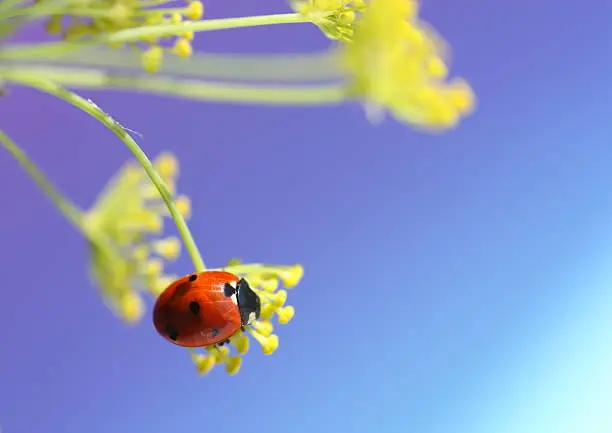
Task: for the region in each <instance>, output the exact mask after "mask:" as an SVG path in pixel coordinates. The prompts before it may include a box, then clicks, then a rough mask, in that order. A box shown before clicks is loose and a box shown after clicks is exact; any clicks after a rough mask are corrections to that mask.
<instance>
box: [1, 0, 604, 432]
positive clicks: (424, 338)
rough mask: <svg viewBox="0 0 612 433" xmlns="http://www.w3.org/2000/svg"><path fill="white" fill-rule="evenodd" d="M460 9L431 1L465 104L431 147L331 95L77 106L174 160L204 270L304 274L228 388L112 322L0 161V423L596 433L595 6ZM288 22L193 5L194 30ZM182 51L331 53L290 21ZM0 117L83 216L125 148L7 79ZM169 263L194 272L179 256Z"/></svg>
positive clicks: (598, 104) (123, 97) (599, 78)
mask: <svg viewBox="0 0 612 433" xmlns="http://www.w3.org/2000/svg"><path fill="white" fill-rule="evenodd" d="M460 3H461V6H459V3H457V2H456V1H451V0H437V1H436V0H428V1H426V2H425V5H424V11H423V14H424V17H425V18H426V19H427V20H428V21H429V22H430V23H432V24H433V25H434V26H435V27H436V28H437V29H438V30H439V31H440V32H441V33H442V34H443V35H444V36H445V37H446V38H447V39H448V40H449V41H450V42H451V44H452V46H453V49H454V69H453V71H454V72H455V73H457V74H460V75H463V76H466V77H467V78H468V79H469V80H470V81H471V82H472V84H473V85H474V87H475V90H476V92H477V94H478V95H479V100H480V106H479V109H478V111H477V112H476V114H475V115H474V116H473V117H471V118H470V119H468V120H467V121H466V122H465V123H463V125H462V126H461V127H460V128H459V129H457V130H455V131H453V132H450V133H447V134H444V135H426V134H418V133H414V132H411V131H410V129H409V128H407V127H406V126H404V125H400V124H396V123H394V122H392V121H387V122H385V123H384V124H383V125H380V126H372V125H370V124H368V123H367V122H366V120H365V119H364V115H363V113H362V111H361V109H360V107H358V106H355V105H348V104H347V105H345V106H342V107H337V108H324V109H317V108H304V109H293V108H273V109H272V108H255V107H240V106H232V105H216V104H199V103H195V102H185V101H180V100H171V99H165V98H159V97H150V96H142V95H140V96H139V95H131V94H119V93H113V94H111V93H104V94H102V93H96V92H84V94H85V95H86V96H88V97H91V98H92V99H94V100H95V102H96V103H97V104H98V105H100V106H101V107H103V108H104V109H106V110H107V111H108V112H110V113H112V114H113V116H114V117H115V118H116V119H117V120H118V121H120V122H121V123H123V124H124V125H126V126H127V127H129V128H132V129H135V130H137V131H139V132H141V133H143V134H144V136H145V138H144V140H142V141H141V144H142V145H143V147H144V149H145V151H146V152H147V153H148V154H149V155H151V156H154V155H155V154H157V153H159V152H160V151H162V150H165V149H171V150H173V151H174V152H176V153H177V154H178V156H179V158H180V159H181V161H182V167H181V168H182V178H181V182H180V189H181V191H183V192H185V193H187V194H189V195H190V196H191V197H192V199H193V202H194V215H195V218H194V220H193V222H192V223H191V227H192V229H193V231H194V235H195V237H196V239H197V241H198V242H199V245H200V247H201V249H202V251H203V253H204V255H205V260H206V261H207V263H208V264H209V265H211V266H219V265H222V264H223V263H224V262H225V261H226V260H227V259H229V258H231V257H234V256H239V257H242V258H243V259H245V260H247V261H266V262H272V263H288V264H289V263H295V262H301V263H303V264H304V266H305V268H306V271H307V274H306V277H305V279H304V281H303V284H301V285H300V286H299V287H298V288H297V289H295V290H294V291H292V292H290V299H289V303H290V304H293V305H295V306H296V310H297V314H296V317H295V319H294V320H293V322H292V323H291V324H290V325H287V326H285V327H281V328H280V330H279V333H280V338H281V347H280V349H279V351H278V352H277V354H275V355H274V356H272V357H265V356H264V355H262V354H261V353H260V352H259V351H258V350H253V351H252V352H250V353H249V354H248V355H247V356H246V359H245V363H244V365H243V369H242V371H241V372H240V374H239V375H237V376H235V377H228V376H227V375H226V374H225V373H224V372H223V370H222V369H218V370H215V371H214V372H213V373H212V374H210V375H209V376H205V377H203V378H198V377H197V376H196V375H195V373H194V369H193V367H192V365H191V363H190V360H189V358H188V356H187V354H186V353H185V351H183V350H180V349H177V348H175V347H172V346H171V345H169V344H167V343H166V342H164V341H163V340H162V339H161V338H160V337H159V336H158V335H156V334H155V332H154V331H153V329H152V326H151V325H150V323H149V321H148V320H145V321H143V323H142V324H140V325H138V326H135V327H128V326H125V325H123V324H122V323H120V322H119V321H117V320H116V319H115V318H114V317H113V316H112V314H111V313H110V312H109V311H108V310H106V308H105V307H104V305H103V304H102V302H100V299H99V297H98V294H97V293H96V291H95V290H94V289H93V288H92V287H91V285H90V284H89V282H88V279H87V273H86V268H85V263H86V262H85V260H86V259H85V253H86V249H85V245H84V242H83V239H81V238H80V237H79V236H78V234H77V233H75V231H74V230H73V228H72V227H71V226H70V225H69V224H68V223H67V222H66V221H65V220H64V219H62V217H61V216H60V215H59V214H58V212H57V211H56V210H55V209H54V208H53V207H52V206H51V205H50V203H49V201H48V200H47V199H46V198H45V197H44V196H43V195H42V194H41V192H40V191H39V190H38V189H37V188H36V187H35V186H34V185H33V183H32V181H31V180H30V179H29V178H27V177H26V176H25V174H24V173H23V172H22V170H21V169H20V168H18V167H17V166H16V164H15V163H14V162H13V161H12V160H11V158H10V157H9V156H8V155H7V154H6V153H4V152H2V153H1V154H0V180H1V181H2V185H3V188H2V203H3V204H2V212H1V214H0V218H1V220H0V221H1V222H2V224H1V225H0V239H1V240H2V241H1V242H0V257H1V258H2V278H3V285H2V293H3V296H2V301H1V302H2V305H3V308H2V314H1V315H0V329H1V330H2V331H1V332H0V335H1V336H2V340H1V347H2V351H1V354H0V428H2V431H3V433H35V432H52V433H73V432H74V433H83V432H86V433H137V432H147V433H157V432H160V433H169V432H177V433H191V432H194V433H195V432H214V433H225V432H231V433H236V432H252V431H256V432H257V431H267V432H270V433H281V432H282V433H286V432H288V433H302V432H308V433H319V432H321V433H324V432H342V431H354V432H398V433H406V432H418V433H422V432H426V433H429V432H432V433H457V432H461V433H532V432H533V433H548V432H550V433H574V432H580V433H595V432H602V433H609V432H610V431H612V416H610V415H609V414H610V413H612V343H611V341H612V314H611V311H612V292H611V290H610V288H611V284H612V266H611V265H612V247H611V246H610V245H611V241H612V201H611V200H610V191H611V190H612V170H611V169H610V166H611V164H612V140H611V136H612V134H611V132H612V130H611V127H610V125H611V121H610V119H611V114H612V111H611V110H610V100H612V84H611V79H610V76H611V74H610V71H611V70H612V52H611V50H610V48H609V47H610V46H611V43H612V27H611V26H610V21H609V17H610V12H612V5H611V4H610V2H609V1H604V0H600V1H597V0H593V1H587V2H569V1H568V2H559V1H552V0H540V1H537V2H535V1H534V2H527V1H518V2H509V1H505V2H498V1H496V2H487V1H467V2H460ZM280 10H285V6H284V5H283V3H282V2H281V1H280V0H275V1H271V2H267V3H266V4H265V5H264V4H263V2H253V1H251V0H232V1H230V2H222V1H219V0H210V1H209V2H207V11H208V12H207V13H208V15H209V16H210V17H220V16H239V15H243V14H261V13H274V12H278V11H280ZM197 40H198V47H199V48H200V49H205V50H209V51H212V50H218V51H230V52H254V51H259V52H263V51H273V50H278V51H289V50H305V51H306V50H314V49H317V48H322V47H324V46H325V45H326V44H327V42H326V41H325V40H324V39H323V37H322V36H321V35H320V34H319V33H318V31H317V30H316V29H314V28H311V27H310V26H307V25H294V26H279V27H274V28H258V29H244V30H235V31H229V32H215V33H206V34H201V35H199V36H198V38H197ZM271 47H273V48H271ZM0 121H1V124H2V128H5V130H6V131H7V132H8V133H9V134H10V135H11V136H12V137H13V138H14V139H15V140H16V141H17V142H18V143H19V144H20V145H22V146H23V147H25V148H26V149H27V150H28V152H29V153H30V154H31V156H32V157H33V158H34V159H35V161H37V162H38V163H39V164H40V165H41V167H42V168H43V169H44V170H45V171H46V172H47V173H48V175H49V176H50V177H51V178H52V179H53V180H54V181H55V182H56V184H57V185H58V186H59V187H60V188H61V189H62V190H63V191H64V192H65V193H66V194H68V195H69V196H70V197H72V198H73V199H74V200H75V201H76V202H78V203H79V204H80V205H82V206H88V205H89V204H91V202H92V200H93V199H94V197H95V195H96V194H97V192H98V191H99V190H100V188H101V187H102V186H103V185H104V183H105V182H106V180H107V179H108V177H109V176H110V175H111V174H112V173H113V172H114V171H115V170H116V169H117V168H118V167H119V166H120V164H121V163H123V162H124V161H125V160H126V159H127V158H128V157H129V153H128V151H127V150H126V149H125V148H124V147H122V144H121V143H120V142H119V141H118V140H117V139H116V138H115V137H114V136H113V135H112V134H111V133H110V132H109V131H107V130H105V129H104V128H103V127H102V126H101V125H99V124H98V123H97V122H95V121H94V120H92V119H91V118H89V117H88V116H86V115H84V114H82V113H81V112H79V111H78V110H76V109H74V108H72V107H70V106H67V105H66V104H63V103H60V102H58V101H56V100H54V99H53V98H52V97H49V96H46V95H39V94H37V93H35V92H32V91H29V90H24V89H12V92H11V97H10V98H8V99H6V100H2V101H1V102H0ZM172 269H173V270H174V271H176V272H177V273H180V274H185V273H188V272H189V271H190V269H191V268H190V262H189V260H188V257H187V256H186V255H184V256H183V257H182V258H181V260H180V261H179V262H178V263H177V264H176V265H175V266H173V268H172Z"/></svg>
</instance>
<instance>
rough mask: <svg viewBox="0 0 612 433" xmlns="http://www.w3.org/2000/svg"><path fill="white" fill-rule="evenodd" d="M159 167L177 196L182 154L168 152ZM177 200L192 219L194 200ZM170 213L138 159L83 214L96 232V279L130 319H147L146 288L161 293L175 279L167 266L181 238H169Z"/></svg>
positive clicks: (93, 248)
mask: <svg viewBox="0 0 612 433" xmlns="http://www.w3.org/2000/svg"><path fill="white" fill-rule="evenodd" d="M154 165H155V167H156V169H157V171H158V172H159V174H160V176H161V177H162V179H164V181H165V182H166V184H167V185H168V187H169V189H170V191H171V193H172V194H174V190H175V185H176V180H177V176H178V169H179V167H178V161H177V160H176V158H175V157H174V156H173V155H172V154H170V153H164V154H161V155H159V156H158V157H157V158H156V159H155V160H154ZM176 202H177V205H178V208H179V210H180V212H181V214H183V216H184V217H188V214H189V199H188V198H187V197H185V196H178V197H177V198H176ZM167 217H169V213H168V211H167V208H166V207H165V206H164V203H163V201H162V199H161V197H160V195H159V193H158V192H157V190H156V189H155V187H154V186H153V184H152V183H151V182H150V180H149V178H148V177H147V176H146V174H145V172H144V170H143V169H142V167H141V166H140V165H138V164H137V163H135V162H129V163H127V164H126V165H125V166H124V167H123V168H121V169H120V170H119V171H118V172H117V174H116V175H115V176H114V177H113V178H112V179H111V180H110V182H109V183H108V185H107V186H106V188H105V190H104V191H103V192H102V194H100V196H99V197H98V198H97V200H96V202H95V203H94V205H93V206H92V207H91V209H89V210H87V211H85V213H84V215H83V224H84V226H85V228H86V230H87V231H88V232H89V233H90V234H91V237H90V242H89V249H90V261H91V263H90V267H91V274H92V277H93V279H94V281H95V282H96V283H97V285H98V287H99V289H100V291H101V293H102V296H103V298H104V300H105V301H106V303H107V304H108V305H109V307H110V308H111V309H112V310H113V311H114V312H115V313H116V314H117V315H118V316H119V317H120V318H121V319H123V320H124V321H126V322H136V321H139V320H140V319H141V318H142V315H143V314H144V304H143V299H142V292H148V293H150V294H152V295H157V294H158V293H160V291H161V290H163V289H164V288H165V286H166V285H167V284H168V282H170V281H172V280H173V279H174V276H172V275H165V274H164V264H165V263H166V262H171V261H174V260H176V259H177V257H178V256H179V254H180V251H181V242H180V241H179V239H178V238H177V237H175V236H166V237H164V236H163V230H164V219H165V218H167Z"/></svg>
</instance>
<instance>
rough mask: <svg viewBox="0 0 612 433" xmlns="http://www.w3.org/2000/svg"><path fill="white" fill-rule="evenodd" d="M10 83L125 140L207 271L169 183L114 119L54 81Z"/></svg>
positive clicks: (192, 254)
mask: <svg viewBox="0 0 612 433" xmlns="http://www.w3.org/2000/svg"><path fill="white" fill-rule="evenodd" d="M5 78H6V79H7V80H10V81H13V82H16V83H21V84H23V85H26V86H29V87H33V88H36V89H38V90H40V91H42V92H45V93H49V94H51V95H54V96H56V97H58V98H60V99H62V100H64V101H66V102H68V103H69V104H71V105H74V106H75V107H77V108H79V109H80V110H82V111H84V112H86V113H87V114H89V115H90V116H92V117H94V118H95V119H96V120H98V121H99V122H100V123H102V124H103V125H104V126H106V127H107V128H108V129H110V130H111V131H112V132H114V133H115V135H117V137H119V139H121V141H123V142H124V143H125V145H126V146H127V147H128V148H129V149H130V151H131V152H132V153H133V154H134V156H135V157H136V159H137V160H138V162H139V163H140V164H141V165H142V167H143V168H144V170H145V172H146V173H147V175H148V176H149V178H150V179H151V182H153V184H154V185H155V187H156V188H157V190H158V191H159V194H160V195H161V197H162V199H163V200H164V203H165V204H166V206H167V207H168V210H169V211H170V215H171V216H172V219H173V220H174V222H175V224H176V227H177V229H178V232H179V235H180V236H181V238H182V239H183V242H184V244H185V248H186V249H187V252H188V253H189V256H190V257H191V260H192V262H193V265H194V267H195V269H196V271H198V272H202V271H205V270H206V266H205V265H204V261H203V260H202V256H201V254H200V252H199V250H198V247H197V245H196V243H195V241H194V239H193V236H192V234H191V231H190V230H189V227H188V226H187V223H186V222H185V219H184V218H183V216H182V215H181V214H180V212H179V211H178V209H177V207H176V205H175V203H174V200H173V199H172V195H171V194H170V192H169V191H168V188H167V186H166V183H165V182H164V180H163V179H162V178H161V176H160V175H159V173H158V172H157V170H156V169H155V167H154V166H153V164H152V163H151V161H149V158H147V155H146V154H145V153H144V152H143V150H142V149H141V148H140V146H138V144H137V143H136V141H135V140H134V139H133V138H132V137H131V136H130V135H129V134H128V132H127V131H126V130H125V129H124V128H123V127H122V126H121V125H120V124H119V123H117V122H116V121H115V120H114V119H113V118H112V117H111V116H110V115H108V114H106V113H105V112H104V111H102V110H101V109H100V108H99V107H98V106H97V105H95V104H94V103H93V102H92V101H90V100H88V99H84V98H82V97H81V96H79V95H77V94H76V93H73V92H71V91H69V90H67V89H64V88H63V87H61V86H59V85H57V84H56V83H54V82H52V81H48V80H46V79H43V78H38V77H33V76H22V75H19V74H9V75H8V76H5Z"/></svg>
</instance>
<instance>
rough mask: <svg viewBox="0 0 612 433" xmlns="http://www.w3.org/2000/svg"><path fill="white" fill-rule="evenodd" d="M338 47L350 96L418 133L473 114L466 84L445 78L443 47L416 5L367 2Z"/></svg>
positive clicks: (408, 0) (403, 0)
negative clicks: (348, 39) (347, 37)
mask: <svg viewBox="0 0 612 433" xmlns="http://www.w3.org/2000/svg"><path fill="white" fill-rule="evenodd" d="M353 28H354V34H353V38H352V42H351V43H346V44H342V46H341V47H339V53H340V54H339V59H340V63H341V66H342V68H343V69H344V70H345V72H346V73H347V76H348V78H349V82H350V90H351V92H352V94H353V95H354V96H355V97H357V98H360V99H362V100H363V101H364V102H365V104H366V108H367V109H368V110H370V112H371V113H372V114H380V113H382V112H384V111H385V110H386V111H388V112H389V113H390V114H391V115H392V116H393V117H395V118H396V119H398V120H400V121H404V122H406V123H408V124H411V125H413V126H415V127H417V128H421V129H426V130H446V129H449V128H452V127H454V126H456V125H457V124H458V123H459V121H460V119H461V118H462V117H465V116H467V115H468V114H470V113H471V112H472V110H473V109H474V106H475V96H474V94H473V92H472V89H471V87H470V86H469V84H468V83H467V82H466V81H464V80H462V79H458V78H454V79H450V80H449V79H448V67H447V63H446V57H447V56H446V53H445V43H444V41H443V39H442V38H441V37H440V36H438V35H437V34H436V33H435V32H434V31H433V30H432V29H431V28H430V27H428V26H427V25H426V24H425V23H423V22H421V21H420V20H419V19H418V2H417V1H415V0H371V1H370V2H368V4H367V7H366V8H365V12H363V14H362V16H361V17H360V18H358V19H357V22H356V23H355V25H354V26H353Z"/></svg>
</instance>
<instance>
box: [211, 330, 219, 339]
mask: <svg viewBox="0 0 612 433" xmlns="http://www.w3.org/2000/svg"><path fill="white" fill-rule="evenodd" d="M211 332H212V336H213V337H216V336H217V334H218V333H219V330H218V329H217V328H213V329H212V331H211Z"/></svg>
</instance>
